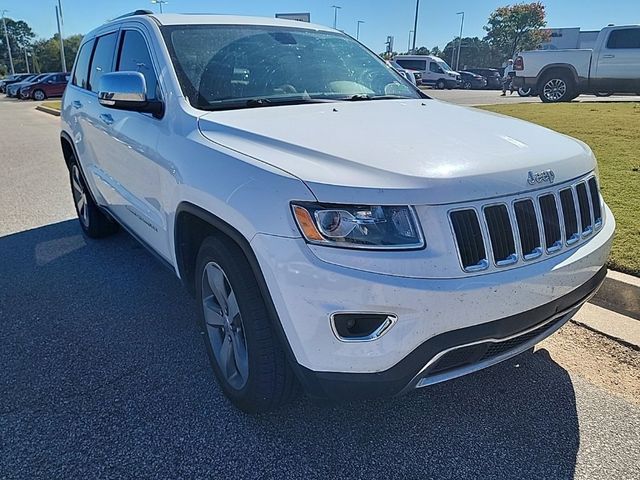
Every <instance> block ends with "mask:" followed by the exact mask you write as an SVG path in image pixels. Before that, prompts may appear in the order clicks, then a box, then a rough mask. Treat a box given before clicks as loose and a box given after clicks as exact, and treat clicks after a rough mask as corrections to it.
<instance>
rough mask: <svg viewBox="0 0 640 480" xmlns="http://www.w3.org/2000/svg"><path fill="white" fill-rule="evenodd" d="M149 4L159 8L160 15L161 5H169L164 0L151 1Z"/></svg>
mask: <svg viewBox="0 0 640 480" xmlns="http://www.w3.org/2000/svg"><path fill="white" fill-rule="evenodd" d="M151 3H153V4H154V5H159V6H160V13H162V5H164V4H165V3H169V2H167V1H166V0H151Z"/></svg>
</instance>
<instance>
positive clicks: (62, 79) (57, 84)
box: [19, 72, 71, 100]
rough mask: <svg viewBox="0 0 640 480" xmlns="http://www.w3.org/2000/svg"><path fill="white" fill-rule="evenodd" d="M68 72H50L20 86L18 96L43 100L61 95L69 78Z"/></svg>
mask: <svg viewBox="0 0 640 480" xmlns="http://www.w3.org/2000/svg"><path fill="white" fill-rule="evenodd" d="M70 77H71V75H70V74H68V73H63V72H58V73H51V74H49V75H47V76H45V77H44V78H42V79H40V80H39V81H34V82H31V83H29V84H27V85H25V86H23V87H22V88H20V95H19V98H23V99H27V98H31V99H33V100H44V99H46V98H49V97H61V96H62V95H63V94H64V90H65V88H67V83H69V78H70Z"/></svg>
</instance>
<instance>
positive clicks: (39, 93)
mask: <svg viewBox="0 0 640 480" xmlns="http://www.w3.org/2000/svg"><path fill="white" fill-rule="evenodd" d="M45 98H47V94H46V93H44V91H42V90H39V89H38V90H36V91H34V92H33V99H34V100H38V101H40V100H44V99H45Z"/></svg>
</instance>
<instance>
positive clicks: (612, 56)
mask: <svg viewBox="0 0 640 480" xmlns="http://www.w3.org/2000/svg"><path fill="white" fill-rule="evenodd" d="M615 57H616V56H615V55H611V54H608V55H602V58H615Z"/></svg>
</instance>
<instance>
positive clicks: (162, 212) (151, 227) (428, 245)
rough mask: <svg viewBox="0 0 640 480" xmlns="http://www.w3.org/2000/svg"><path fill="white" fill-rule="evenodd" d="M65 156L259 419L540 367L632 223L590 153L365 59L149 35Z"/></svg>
mask: <svg viewBox="0 0 640 480" xmlns="http://www.w3.org/2000/svg"><path fill="white" fill-rule="evenodd" d="M61 142H62V150H63V152H64V158H65V160H66V163H67V165H68V168H69V172H70V178H71V186H72V192H73V197H74V200H75V204H76V207H77V212H78V216H79V219H80V225H81V227H82V229H83V230H84V232H85V233H86V234H87V235H88V236H89V237H94V238H96V237H103V236H106V235H108V234H110V233H113V232H114V231H115V230H116V229H117V228H118V226H122V227H124V228H125V229H126V230H127V231H128V232H130V233H131V234H132V235H133V236H135V237H136V238H137V239H139V240H140V241H141V242H142V243H143V244H144V245H146V246H147V247H148V248H149V250H151V251H152V252H153V253H155V254H156V256H157V257H158V258H159V259H160V261H161V262H163V263H164V264H166V265H167V266H168V267H169V268H170V269H171V270H172V271H173V272H175V274H176V275H178V276H179V277H180V278H181V279H182V281H183V283H184V285H185V286H186V288H187V289H188V290H190V291H191V292H192V293H193V294H194V295H195V296H196V297H197V300H198V305H199V322H200V325H201V328H202V331H203V333H204V334H205V335H204V336H205V338H206V345H207V350H208V353H209V356H210V360H211V365H212V367H213V370H214V372H215V374H216V376H217V378H218V380H219V383H220V385H221V387H222V389H223V390H224V392H225V393H226V395H227V396H228V397H229V398H230V399H231V400H232V401H233V403H234V404H235V405H237V406H238V407H239V408H242V409H244V410H247V411H264V410H268V409H270V408H273V407H275V406H277V405H279V404H281V403H282V402H284V401H285V400H286V399H287V398H289V397H290V396H291V395H292V394H293V392H295V391H296V387H297V386H299V385H301V386H303V387H304V389H305V390H306V391H307V392H309V393H310V394H311V395H314V396H325V397H352V398H353V397H356V398H359V397H369V396H375V395H394V394H399V393H403V392H407V391H410V390H413V389H415V388H419V387H424V386H426V385H430V384H433V383H436V382H440V381H443V380H447V379H450V378H454V377H457V376H460V375H463V374H466V373H469V372H472V371H475V370H478V369H480V368H484V367H486V366H489V365H492V364H495V363H497V362H499V361H502V360H504V359H506V358H509V357H511V356H513V355H516V354H518V353H520V352H523V351H525V350H527V349H529V348H531V347H532V346H533V345H534V344H535V343H537V342H539V341H540V340H542V339H543V338H545V337H546V336H548V335H550V334H551V333H553V332H554V331H555V330H557V329H558V328H560V326H561V325H562V324H563V323H564V322H566V321H567V320H568V319H569V318H570V317H571V316H572V315H573V314H574V313H575V312H576V311H577V310H578V308H580V306H581V305H582V304H583V303H584V302H585V301H586V300H587V299H589V297H590V296H591V295H592V294H593V293H594V292H595V291H596V290H597V288H598V286H599V285H600V283H601V282H602V280H603V278H604V275H605V272H606V269H605V267H604V265H605V262H606V260H607V255H608V253H609V249H610V246H611V241H612V237H613V233H614V227H615V222H614V219H613V216H612V215H611V212H610V211H609V209H608V208H607V206H606V205H605V204H604V202H603V201H602V199H601V197H600V193H599V187H598V177H597V169H596V160H595V158H594V156H593V154H592V153H591V150H590V149H589V148H588V147H587V146H586V145H585V144H583V143H581V142H579V141H576V140H573V139H571V138H568V137H566V136H564V135H560V134H557V133H554V132H552V131H549V130H546V129H544V128H541V127H538V126H535V125H532V124H529V123H525V122H522V121H518V120H514V119H510V118H507V117H502V116H498V115H493V114H490V113H485V112H482V111H480V110H475V109H466V108H461V107H456V106H453V105H449V104H446V103H441V102H438V101H435V100H432V99H430V98H428V97H427V96H425V95H424V94H423V93H421V92H420V91H419V90H417V89H416V88H415V87H413V86H412V85H411V84H409V83H408V82H407V81H406V80H405V79H404V78H402V77H401V76H400V75H399V74H398V73H397V72H396V71H394V70H393V69H392V68H390V67H388V66H387V65H386V64H385V63H384V62H383V61H382V60H381V59H379V58H378V57H377V56H376V55H374V54H372V53H371V52H370V51H369V50H367V49H366V48H364V47H363V46H362V45H360V44H359V43H357V42H356V41H355V40H353V39H352V38H350V37H348V36H346V35H344V34H342V33H340V32H337V31H334V30H331V29H328V28H325V27H322V26H318V25H311V24H305V23H300V22H289V21H285V20H272V19H263V18H242V17H224V16H203V15H169V14H166V15H152V14H150V13H149V12H144V11H141V12H135V13H133V14H130V15H126V16H124V17H121V18H118V19H116V20H114V21H111V22H109V23H107V24H105V25H103V26H101V27H100V28H98V29H96V30H94V31H93V32H91V33H89V34H88V35H87V36H86V37H85V38H84V40H83V42H82V46H81V47H80V51H79V53H78V57H77V59H76V62H75V66H74V70H73V73H72V80H71V83H70V85H69V87H68V88H67V90H66V93H65V96H64V100H63V105H62V133H61Z"/></svg>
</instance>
